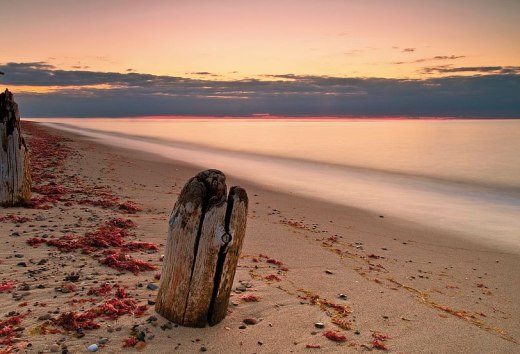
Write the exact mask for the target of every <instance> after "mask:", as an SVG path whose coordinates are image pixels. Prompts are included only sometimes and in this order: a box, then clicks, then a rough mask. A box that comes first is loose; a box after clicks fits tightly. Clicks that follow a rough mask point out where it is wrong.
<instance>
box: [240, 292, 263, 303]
mask: <svg viewBox="0 0 520 354" xmlns="http://www.w3.org/2000/svg"><path fill="white" fill-rule="evenodd" d="M240 300H242V301H245V302H258V301H260V296H258V295H254V294H245V295H242V296H240Z"/></svg>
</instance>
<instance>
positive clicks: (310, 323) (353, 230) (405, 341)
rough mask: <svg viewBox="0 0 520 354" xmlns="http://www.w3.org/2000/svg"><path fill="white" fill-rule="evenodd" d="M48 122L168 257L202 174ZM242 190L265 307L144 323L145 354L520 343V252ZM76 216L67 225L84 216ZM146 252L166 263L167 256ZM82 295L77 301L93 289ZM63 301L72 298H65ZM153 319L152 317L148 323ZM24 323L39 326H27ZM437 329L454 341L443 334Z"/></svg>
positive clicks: (79, 169) (487, 347) (445, 348)
mask: <svg viewBox="0 0 520 354" xmlns="http://www.w3.org/2000/svg"><path fill="white" fill-rule="evenodd" d="M43 129H45V130H47V131H49V132H51V133H52V134H58V135H60V136H64V137H66V138H68V139H71V140H70V141H68V142H66V143H65V145H67V146H69V147H71V148H72V149H73V150H75V151H77V152H78V156H77V157H73V158H71V159H67V160H66V165H65V166H64V169H65V171H66V174H70V175H73V174H77V175H80V176H82V178H83V179H85V180H87V181H90V183H93V184H95V185H99V186H106V187H110V190H113V191H116V192H117V194H118V195H120V196H121V198H124V199H129V200H134V201H136V202H137V203H138V204H139V205H140V207H141V208H142V211H141V212H138V213H137V214H136V215H129V216H130V217H131V218H132V219H134V220H136V221H137V222H138V224H139V227H138V228H137V231H136V233H137V236H138V237H140V239H142V240H145V241H151V242H155V243H157V244H159V247H160V251H159V252H160V253H163V251H162V247H163V246H162V245H161V244H163V243H164V239H165V236H166V220H167V218H168V214H169V212H170V211H171V208H172V207H173V204H174V201H175V199H176V195H177V194H178V192H179V189H180V188H181V187H182V186H183V184H184V183H185V181H186V180H187V179H188V178H189V177H191V176H193V175H194V174H195V173H196V172H198V171H199V169H198V168H196V167H192V166H189V165H187V164H185V163H179V162H175V161H172V160H169V159H166V158H163V157H159V156H153V155H148V154H146V153H136V152H135V151H132V150H127V149H124V148H114V147H110V148H108V149H107V147H106V145H103V144H100V143H98V142H94V141H92V140H90V139H87V138H83V137H80V136H78V135H74V134H71V133H66V132H63V131H58V130H53V129H50V128H47V127H46V128H43ZM224 172H226V171H224ZM233 184H240V185H241V186H243V187H245V188H246V190H247V192H248V195H249V198H250V208H249V209H250V212H249V218H248V226H247V232H246V237H245V242H244V248H243V251H242V257H241V260H240V262H239V267H238V270H237V274H236V277H235V284H234V288H235V287H236V286H239V285H240V283H239V281H240V280H242V281H245V282H249V283H250V284H251V285H252V288H251V289H252V290H248V291H247V293H249V291H252V292H251V294H256V295H258V296H259V297H260V301H259V302H251V303H250V302H244V301H242V300H240V296H241V294H240V293H234V294H233V295H234V296H233V297H232V298H231V301H232V302H233V303H234V305H231V306H230V310H231V311H232V313H230V314H229V315H228V316H227V317H226V319H225V320H224V321H223V322H222V323H221V324H219V325H217V326H215V327H211V328H209V327H208V328H204V329H200V330H197V329H188V328H181V327H179V328H173V329H171V330H168V329H166V330H161V329H160V326H162V325H163V324H164V323H165V321H164V320H163V319H162V318H159V322H160V323H159V324H160V326H158V327H153V326H148V327H149V328H147V329H148V330H149V331H150V333H152V334H154V336H155V337H154V338H153V339H151V340H149V341H147V343H146V346H147V350H155V351H157V352H163V351H164V350H171V349H172V342H175V344H177V343H182V345H177V351H178V352H186V353H190V352H197V351H199V350H200V349H201V347H202V346H204V347H205V348H206V349H207V350H208V351H209V352H216V353H217V352H222V351H223V350H224V351H225V350H227V351H228V352H256V353H272V352H309V351H312V350H313V349H310V348H307V347H306V346H307V345H319V346H320V347H321V349H319V352H337V351H339V350H340V351H344V352H352V353H355V352H364V351H365V350H367V348H369V349H372V348H374V340H382V344H383V345H384V346H385V347H387V348H388V349H389V350H390V352H454V351H456V352H463V353H472V352H478V351H483V352H497V353H502V352H503V353H507V352H513V351H516V350H518V349H519V344H518V341H519V339H520V326H519V320H518V318H519V317H520V316H519V314H520V305H519V304H518V302H517V301H515V299H516V295H517V293H518V291H519V290H520V282H519V281H517V280H518V275H517V269H518V267H519V265H520V259H519V257H518V255H515V254H507V253H502V252H499V251H497V250H494V249H492V248H487V247H484V246H482V245H479V244H471V243H468V242H466V241H461V240H459V239H457V238H455V237H453V235H451V234H449V233H445V232H440V231H438V230H435V229H431V228H427V227H424V226H422V225H418V224H413V223H409V222H406V221H403V220H399V219H395V218H389V217H383V218H381V217H379V215H377V214H374V213H369V212H366V211H362V210H359V209H355V208H349V207H345V206H342V205H335V204H331V203H325V202H321V201H316V200H312V199H308V198H304V197H299V196H294V195H291V194H282V193H280V192H276V191H271V190H268V189H265V188H263V187H260V186H258V185H255V184H254V183H249V182H246V181H242V180H237V179H235V178H232V177H228V186H231V185H233ZM60 205H61V204H59V203H58V205H57V207H54V208H52V209H49V210H43V211H41V214H42V215H45V216H46V218H53V219H54V220H56V221H54V222H56V225H58V227H56V228H54V229H56V230H58V229H60V224H61V223H63V222H64V221H57V220H59V218H60V217H63V218H69V219H70V218H72V219H74V218H76V219H77V218H78V217H79V216H80V215H90V214H95V215H98V217H102V216H112V215H113V214H114V211H111V210H105V209H100V208H97V207H93V206H92V207H88V208H87V209H88V210H85V207H76V206H71V207H69V208H65V209H64V210H67V215H61V214H63V212H62V211H60V210H58V209H59V208H60ZM62 209H63V207H62ZM2 212H4V213H6V212H19V213H20V215H22V214H23V215H28V216H30V217H32V218H35V216H34V214H35V210H32V209H21V208H13V209H12V210H6V209H4V210H2ZM36 214H38V213H36ZM76 215H77V216H76ZM82 217H83V216H82ZM72 219H71V220H70V221H68V223H73V222H74V221H73V220H72ZM77 220H79V219H77ZM32 222H33V223H35V225H36V224H37V222H36V221H32ZM61 227H63V226H61ZM83 227H84V226H82V227H80V228H79V229H81V230H82V229H83ZM0 228H1V229H0V230H1V231H2V232H3V234H6V235H9V234H10V233H11V231H9V229H12V225H11V224H5V223H0ZM17 229H18V231H17V232H19V233H20V234H21V235H22V237H14V238H9V242H13V245H12V246H13V247H12V249H13V250H16V249H25V250H24V253H30V252H35V253H34V254H35V255H36V254H39V253H40V254H41V252H50V253H49V254H51V253H52V254H54V253H55V251H53V249H51V248H50V247H48V246H45V245H43V246H40V247H39V248H36V249H27V246H26V245H25V242H24V241H25V238H26V237H28V236H31V235H32V234H33V233H35V231H33V229H35V227H30V226H29V225H26V224H21V225H20V227H19V228H18V227H17ZM36 229H38V228H36ZM24 231H26V232H27V234H24ZM36 232H37V233H41V231H40V230H38V231H36ZM3 252H4V254H3V256H4V258H5V257H6V256H9V255H11V256H12V254H11V252H12V251H11V249H9V248H8V247H6V249H4V251H3ZM259 254H266V255H268V256H269V257H272V258H274V259H277V260H280V261H281V262H283V263H284V265H285V266H286V267H287V269H288V270H287V271H281V272H280V270H279V269H277V268H276V267H272V266H269V264H267V263H265V262H263V261H262V258H261V257H260V258H259ZM55 255H56V257H57V258H56V260H52V259H51V260H50V262H57V263H56V265H57V266H58V265H59V264H60V263H63V262H64V260H65V259H62V260H60V257H63V256H65V257H69V258H68V259H69V261H70V260H72V259H74V258H70V256H73V254H66V255H60V254H55ZM140 256H141V258H143V259H146V258H150V259H156V258H157V255H155V256H154V255H151V256H147V255H146V254H141V255H140ZM26 257H28V256H27V255H26ZM77 257H81V256H80V255H77ZM51 258H52V257H51ZM87 258H88V257H87ZM255 258H257V259H258V258H259V262H260V263H255V261H254V259H255ZM15 262H17V260H16V259H11V258H9V260H8V261H7V262H5V264H0V269H1V270H2V271H4V274H5V276H4V278H5V277H9V276H11V277H20V276H21V274H17V272H14V273H13V271H10V270H9V267H11V264H12V263H14V264H16V263H15ZM82 262H86V263H85V264H86V266H85V267H84V268H81V271H84V272H91V273H92V272H94V273H95V272H97V273H100V275H98V276H95V277H102V276H103V274H104V276H105V277H109V278H110V279H109V281H111V282H119V283H120V284H124V285H125V286H129V287H130V288H129V290H128V291H129V292H131V293H135V297H136V299H139V300H146V299H153V297H154V295H155V292H152V291H147V290H146V289H143V288H140V287H139V286H138V284H137V283H142V284H146V283H148V282H150V281H152V280H151V279H153V272H152V273H147V272H143V273H142V274H141V275H139V276H134V275H132V274H124V275H117V274H118V273H113V271H112V270H111V269H110V268H106V267H104V266H102V265H99V264H97V263H88V260H85V261H82ZM154 264H157V265H158V266H159V267H160V263H157V262H155V261H154ZM61 268H63V269H60V267H59V266H58V267H56V268H55V270H54V272H55V276H56V278H57V279H60V278H62V277H64V276H65V275H66V274H69V273H70V272H72V271H74V270H78V269H77V268H76V267H75V265H74V263H68V264H67V265H66V267H61ZM15 270H16V269H15ZM326 271H329V272H330V273H331V274H329V273H327V272H326ZM60 272H61V273H60ZM271 274H277V277H278V278H279V279H280V280H279V281H278V280H276V281H268V280H266V276H268V275H271ZM51 279H52V278H51ZM40 281H41V280H40ZM51 284H52V283H51ZM78 293H79V294H78V295H77V297H78V298H81V297H82V296H84V295H85V294H82V292H81V291H78ZM340 293H343V294H346V295H347V297H346V300H343V299H339V298H338V294H340ZM51 294H52V293H51ZM49 295H50V294H49V293H42V294H37V291H32V293H31V294H29V295H28V296H27V299H28V301H30V302H31V303H32V302H34V301H35V300H38V299H40V301H46V302H49V305H48V307H47V308H45V309H40V310H39V309H38V308H35V310H34V314H32V315H31V317H35V316H36V317H38V316H41V312H42V311H43V313H46V312H47V311H51V309H53V306H56V305H58V306H60V307H62V306H63V307H65V306H64V305H63V303H62V302H63V300H61V301H56V300H52V296H49ZM64 296H69V295H64ZM316 296H317V298H316ZM60 298H64V297H63V295H60ZM42 299H47V300H42ZM49 299H50V301H49ZM316 299H317V300H316ZM325 299H328V300H326V301H325ZM2 301H4V303H3V305H4V308H5V309H6V311H7V310H8V309H12V308H14V309H17V308H18V303H15V304H14V305H13V304H11V302H10V301H11V299H10V298H6V296H5V294H3V295H2ZM327 303H335V304H340V305H341V306H344V307H345V308H348V311H349V314H348V315H347V316H345V317H341V320H342V321H341V322H338V321H337V320H335V321H336V323H335V322H333V319H334V318H336V319H337V318H338V314H337V313H336V312H334V311H335V310H333V309H334V308H331V307H328V306H327V305H326V304H327ZM60 304H61V305H60ZM38 311H40V312H38ZM147 315H155V313H154V311H153V308H150V309H148V312H147ZM246 317H255V318H258V319H259V323H258V324H257V325H254V326H247V328H245V329H240V328H239V327H240V326H241V325H242V320H243V319H244V318H246ZM145 319H146V317H144V318H142V319H141V322H144V323H145V325H146V321H145ZM27 321H29V319H27ZM135 321H136V319H134V318H132V317H126V316H124V317H121V319H120V320H118V324H120V325H121V326H122V327H123V328H122V330H121V331H120V332H108V329H107V328H106V325H107V324H108V323H109V322H110V321H107V323H105V324H103V326H102V328H101V329H99V330H94V331H88V333H86V334H87V335H86V337H83V338H82V339H70V338H68V339H67V343H68V344H69V348H71V349H76V350H78V351H79V352H81V351H85V349H84V348H85V344H86V343H92V342H93V341H95V338H97V337H100V336H107V337H110V341H109V342H108V343H107V346H106V348H104V350H105V351H107V352H120V351H128V350H132V349H123V348H121V346H122V345H121V343H122V340H123V339H124V338H125V337H128V332H129V329H130V328H131V327H132V325H133V324H134V323H135ZM316 322H323V323H324V325H325V328H326V330H338V331H340V333H342V334H343V335H345V336H346V339H347V340H346V341H345V342H344V343H336V342H333V341H330V340H328V339H327V338H325V337H324V336H323V335H322V332H323V331H322V330H318V329H316V328H315V327H314V323H316ZM338 323H339V324H338ZM27 328H32V325H31V324H30V323H29V324H28V325H27ZM348 328H350V329H348ZM496 328H500V329H501V330H500V331H497V329H496ZM358 332H359V334H357V333H358ZM375 333H380V334H384V335H385V336H388V337H389V338H387V339H386V338H385V339H381V338H383V337H377V335H376V334H375ZM60 336H63V335H52V334H48V335H45V336H36V337H31V342H32V343H33V348H34V350H36V349H38V350H40V349H41V350H46V349H48V347H49V343H51V342H52V341H53V340H55V338H58V337H60ZM168 336H171V338H172V339H169V338H168ZM439 337H443V338H444V340H443V341H438V338H439ZM377 338H379V339H377ZM197 339H198V340H197ZM260 342H261V343H262V344H259V343H260ZM81 348H83V349H81Z"/></svg>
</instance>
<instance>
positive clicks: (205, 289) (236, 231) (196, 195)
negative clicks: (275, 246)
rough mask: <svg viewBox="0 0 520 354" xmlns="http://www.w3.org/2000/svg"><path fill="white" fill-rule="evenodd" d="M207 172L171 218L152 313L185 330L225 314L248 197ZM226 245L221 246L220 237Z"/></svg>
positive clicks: (188, 188)
mask: <svg viewBox="0 0 520 354" xmlns="http://www.w3.org/2000/svg"><path fill="white" fill-rule="evenodd" d="M226 192H227V187H226V177H225V176H224V174H223V173H222V172H220V171H217V170H207V171H203V172H201V173H199V174H198V175H197V176H195V177H193V178H191V179H190V180H189V181H188V182H187V183H186V185H185V186H184V188H183V189H182V191H181V194H180V195H179V198H178V200H177V202H176V203H175V206H174V208H173V211H172V213H171V215H170V221H169V229H168V238H167V241H166V251H165V255H164V262H163V270H162V272H161V286H160V288H159V293H158V296H157V302H156V305H155V310H156V311H157V313H159V314H160V315H162V316H164V317H165V318H167V319H169V320H170V321H172V322H175V323H177V324H180V325H183V326H190V327H204V326H205V325H206V323H209V324H210V325H214V324H216V323H218V322H220V321H221V320H222V319H223V318H224V317H225V315H226V311H227V306H228V302H229V296H230V292H231V286H232V284H233V278H234V276H235V271H236V266H237V263H238V256H239V253H240V249H241V247H242V243H243V240H244V236H245V228H246V221H247V204H248V201H247V194H246V192H245V190H243V189H242V188H240V187H232V188H231V191H230V194H229V197H228V198H227V199H226ZM226 234H229V235H230V236H231V237H230V239H231V240H230V241H229V242H225V241H226V240H225V237H223V236H224V235H226Z"/></svg>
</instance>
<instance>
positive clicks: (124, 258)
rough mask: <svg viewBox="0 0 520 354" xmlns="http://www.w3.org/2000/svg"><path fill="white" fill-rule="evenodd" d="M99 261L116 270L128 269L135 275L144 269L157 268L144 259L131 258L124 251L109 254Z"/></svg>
mask: <svg viewBox="0 0 520 354" xmlns="http://www.w3.org/2000/svg"><path fill="white" fill-rule="evenodd" d="M100 263H102V264H105V265H107V266H109V267H111V268H114V269H117V270H128V271H130V272H132V273H134V274H135V275H137V274H139V272H143V271H146V270H155V269H156V268H157V267H155V266H154V265H152V264H150V263H147V262H145V261H141V260H138V259H132V257H130V255H128V254H125V253H114V254H110V255H108V256H107V257H106V258H104V259H102V260H100Z"/></svg>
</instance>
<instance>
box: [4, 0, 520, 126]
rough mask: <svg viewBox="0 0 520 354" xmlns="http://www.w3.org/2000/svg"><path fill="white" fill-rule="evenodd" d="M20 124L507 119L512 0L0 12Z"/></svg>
mask: <svg viewBox="0 0 520 354" xmlns="http://www.w3.org/2000/svg"><path fill="white" fill-rule="evenodd" d="M0 8H1V9H2V11H1V12H0V23H2V27H3V36H2V50H1V51H0V71H2V72H4V73H5V75H4V76H0V84H3V86H5V87H8V88H9V89H10V90H12V91H13V92H14V93H15V97H16V98H17V100H18V101H19V103H20V106H21V111H22V114H25V115H26V116H133V115H170V114H171V115H210V116H211V115H231V116H232V115H251V114H259V113H268V114H273V115H297V116H299V115H318V116H320V115H348V116H350V115H355V116H360V115H361V116H364V115H366V116H373V115H385V116H418V115H419V116H422V115H424V116H475V117H520V93H519V92H520V77H519V74H520V40H519V38H520V1H518V0H422V1H419V0H393V1H388V0H314V1H310V0H263V1H255V0H234V1H232V0H218V1H217V0H199V1H189V0H177V1H176V0H170V1H166V0H150V1H146V2H144V1H135V0H111V1H107V0H89V1H69V0H46V1H41V0H18V1H11V0H0Z"/></svg>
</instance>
